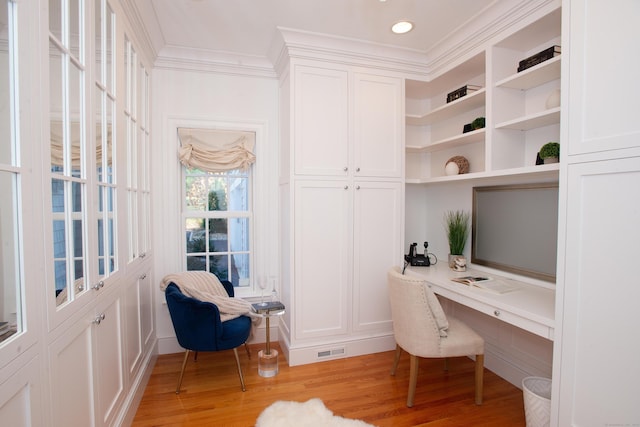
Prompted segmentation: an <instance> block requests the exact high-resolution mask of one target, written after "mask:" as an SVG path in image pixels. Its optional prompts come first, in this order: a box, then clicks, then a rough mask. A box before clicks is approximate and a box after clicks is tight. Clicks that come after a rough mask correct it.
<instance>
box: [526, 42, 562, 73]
mask: <svg viewBox="0 0 640 427" xmlns="http://www.w3.org/2000/svg"><path fill="white" fill-rule="evenodd" d="M560 53H561V52H560V46H558V45H554V46H551V47H548V48H546V49H545V50H543V51H540V52H538V53H536V54H535V55H531V56H530V57H528V58H525V59H523V60H522V61H520V62H519V63H518V72H520V71H524V70H526V69H527V68H531V67H533V66H534V65H538V64H540V63H541V62H544V61H548V60H549V59H551V58H554V57H556V56H558V55H560Z"/></svg>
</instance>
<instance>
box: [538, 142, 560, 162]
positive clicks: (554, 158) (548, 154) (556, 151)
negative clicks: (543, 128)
mask: <svg viewBox="0 0 640 427" xmlns="http://www.w3.org/2000/svg"><path fill="white" fill-rule="evenodd" d="M539 155H540V158H541V159H542V161H543V163H545V164H547V163H558V159H559V158H560V144H558V143H557V142H547V143H546V144H544V145H543V146H542V147H541V148H540V153H539Z"/></svg>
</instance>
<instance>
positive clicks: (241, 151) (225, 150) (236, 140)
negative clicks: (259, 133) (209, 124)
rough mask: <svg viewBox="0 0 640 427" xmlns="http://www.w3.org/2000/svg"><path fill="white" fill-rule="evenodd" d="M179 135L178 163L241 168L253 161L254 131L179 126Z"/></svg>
mask: <svg viewBox="0 0 640 427" xmlns="http://www.w3.org/2000/svg"><path fill="white" fill-rule="evenodd" d="M178 137H179V138H180V144H181V146H180V149H179V150H178V157H179V158H180V163H182V164H183V165H185V166H187V167H190V168H195V169H200V170H203V171H205V172H226V171H230V170H233V169H240V170H243V171H244V170H247V169H249V167H250V166H251V165H252V164H253V163H254V162H255V161H256V156H255V154H254V153H253V149H254V146H255V139H256V137H255V133H253V132H242V131H230V130H218V129H189V128H178Z"/></svg>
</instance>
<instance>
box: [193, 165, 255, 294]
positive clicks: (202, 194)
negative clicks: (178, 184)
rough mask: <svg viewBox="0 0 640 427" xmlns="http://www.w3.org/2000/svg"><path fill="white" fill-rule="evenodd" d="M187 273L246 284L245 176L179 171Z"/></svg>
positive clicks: (237, 172)
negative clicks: (197, 273) (180, 174)
mask: <svg viewBox="0 0 640 427" xmlns="http://www.w3.org/2000/svg"><path fill="white" fill-rule="evenodd" d="M183 169H184V183H185V185H184V189H185V205H184V206H185V208H184V210H183V212H184V231H185V236H186V246H185V247H186V265H187V270H205V271H210V272H211V273H213V274H215V275H216V276H217V277H218V278H219V279H220V280H229V281H230V282H231V283H233V286H235V287H248V286H250V281H249V279H250V271H251V270H250V265H251V222H252V211H251V174H250V169H248V170H247V171H245V172H243V171H241V170H239V169H234V170H231V171H228V172H204V171H202V170H200V169H195V168H190V167H184V168H183Z"/></svg>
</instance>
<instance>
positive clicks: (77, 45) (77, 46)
mask: <svg viewBox="0 0 640 427" xmlns="http://www.w3.org/2000/svg"><path fill="white" fill-rule="evenodd" d="M82 3H83V2H82V0H69V45H68V46H67V47H68V48H69V51H70V52H71V55H73V57H74V58H76V59H78V60H79V61H80V62H82V59H83V58H81V55H80V54H81V49H82V34H80V29H81V28H82V26H81V25H80V22H81V20H82Z"/></svg>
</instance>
